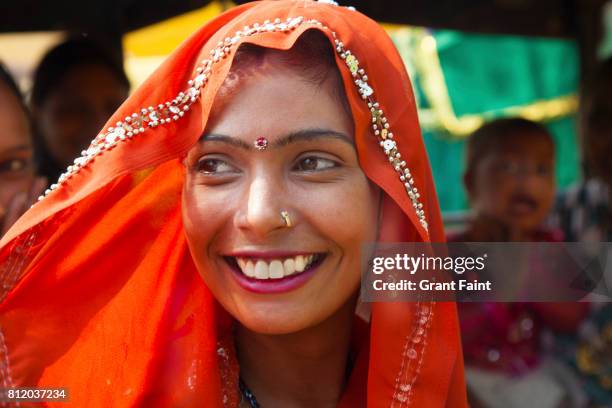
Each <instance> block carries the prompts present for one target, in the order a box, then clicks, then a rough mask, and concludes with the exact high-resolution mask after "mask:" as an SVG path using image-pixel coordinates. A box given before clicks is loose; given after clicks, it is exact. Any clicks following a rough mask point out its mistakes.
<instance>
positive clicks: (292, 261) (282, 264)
mask: <svg viewBox="0 0 612 408" xmlns="http://www.w3.org/2000/svg"><path fill="white" fill-rule="evenodd" d="M314 259H315V256H314V255H306V256H304V255H298V256H295V257H293V258H286V259H285V260H284V261H283V260H280V259H274V260H272V261H270V263H268V262H266V261H264V260H262V259H259V260H254V259H248V258H236V262H237V263H238V266H239V267H240V270H241V271H242V273H244V274H245V275H246V276H248V277H249V278H253V279H281V278H283V277H285V276H290V275H293V274H296V273H300V272H303V271H304V270H305V269H306V268H307V267H308V266H309V265H310V264H311V263H312V261H313V260H314Z"/></svg>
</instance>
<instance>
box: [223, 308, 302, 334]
mask: <svg viewBox="0 0 612 408" xmlns="http://www.w3.org/2000/svg"><path fill="white" fill-rule="evenodd" d="M234 317H235V318H236V320H238V322H240V324H241V325H242V326H243V327H245V328H246V329H248V330H250V331H252V332H254V333H258V334H266V335H283V334H291V333H297V332H299V331H302V330H305V329H307V328H308V327H310V326H311V325H310V324H308V322H307V321H305V320H303V319H296V318H295V315H290V314H287V313H251V314H249V315H248V316H244V315H241V316H234Z"/></svg>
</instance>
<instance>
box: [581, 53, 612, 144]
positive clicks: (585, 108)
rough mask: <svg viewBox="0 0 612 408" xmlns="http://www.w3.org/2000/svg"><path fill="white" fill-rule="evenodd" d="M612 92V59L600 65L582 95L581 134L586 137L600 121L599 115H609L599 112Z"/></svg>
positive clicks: (583, 89) (587, 82)
mask: <svg viewBox="0 0 612 408" xmlns="http://www.w3.org/2000/svg"><path fill="white" fill-rule="evenodd" d="M610 92H612V57H610V58H607V59H605V60H603V61H601V62H600V63H599V65H598V66H597V67H596V68H595V70H594V71H593V75H592V76H591V77H590V78H588V79H587V81H586V84H585V86H584V87H583V88H582V91H581V95H580V111H579V123H580V133H581V135H582V136H583V137H584V136H586V132H587V131H588V128H589V125H590V124H591V123H592V122H593V121H594V120H598V119H599V118H598V117H597V116H598V115H607V114H608V112H598V109H599V108H600V106H599V105H600V104H601V103H602V101H604V100H608V98H610Z"/></svg>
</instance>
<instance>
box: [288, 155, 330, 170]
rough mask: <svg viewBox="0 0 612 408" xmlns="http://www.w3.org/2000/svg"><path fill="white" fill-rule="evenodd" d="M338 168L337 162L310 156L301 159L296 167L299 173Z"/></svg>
mask: <svg viewBox="0 0 612 408" xmlns="http://www.w3.org/2000/svg"><path fill="white" fill-rule="evenodd" d="M332 167H337V164H336V162H334V161H333V160H329V159H324V158H322V157H315V156H309V157H304V158H303V159H301V160H300V161H299V162H298V163H297V164H296V165H295V168H294V169H295V170H298V171H320V170H326V169H330V168H332Z"/></svg>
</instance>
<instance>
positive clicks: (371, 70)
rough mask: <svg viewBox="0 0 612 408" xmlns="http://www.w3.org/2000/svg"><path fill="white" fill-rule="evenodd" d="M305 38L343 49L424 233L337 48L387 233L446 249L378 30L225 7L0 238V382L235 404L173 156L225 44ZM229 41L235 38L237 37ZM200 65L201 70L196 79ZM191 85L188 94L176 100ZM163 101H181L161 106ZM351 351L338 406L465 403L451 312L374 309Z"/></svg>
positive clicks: (119, 402)
mask: <svg viewBox="0 0 612 408" xmlns="http://www.w3.org/2000/svg"><path fill="white" fill-rule="evenodd" d="M298 17H302V18H301V19H298ZM276 19H280V20H276ZM298 21H299V22H298ZM255 23H257V24H258V25H255ZM270 25H274V27H273V28H272V29H269V27H270ZM287 25H292V26H291V27H287ZM245 26H248V27H245ZM309 29H317V30H321V31H322V32H323V33H324V34H325V35H326V36H327V37H328V38H329V39H330V41H331V43H332V45H333V46H334V48H336V46H337V44H336V43H335V42H334V40H335V39H337V40H339V41H341V43H342V46H343V47H344V48H345V49H347V50H350V51H351V53H352V55H353V56H355V57H356V59H357V60H358V63H359V67H360V69H364V70H365V72H367V76H368V84H369V85H368V86H371V89H372V90H373V92H374V95H373V96H375V97H376V100H377V102H378V103H380V108H381V109H383V110H384V112H385V115H386V119H387V121H388V123H389V124H390V129H392V131H393V133H394V140H395V141H396V142H397V144H398V149H399V150H400V151H401V155H402V160H405V161H406V163H407V166H408V167H409V168H410V170H411V173H412V177H413V178H414V184H415V185H416V186H418V188H419V196H420V198H418V201H419V202H420V203H422V211H423V214H424V216H423V218H424V219H426V220H427V223H428V226H427V228H425V226H424V225H422V223H421V222H420V220H419V216H418V215H417V212H416V210H415V207H414V205H415V204H414V203H413V201H412V200H411V198H410V197H409V196H408V194H407V190H406V187H405V186H404V184H403V183H402V181H400V179H399V178H398V173H397V171H396V170H395V169H394V168H393V165H392V164H390V163H389V160H388V159H387V157H386V156H385V154H384V152H383V151H382V149H381V147H380V146H379V140H377V137H376V135H375V134H374V131H373V129H372V113H371V111H370V108H369V107H368V106H367V98H366V99H364V98H363V97H362V95H360V94H359V92H358V87H356V82H355V77H354V76H353V74H354V73H352V72H351V71H352V70H353V68H351V67H350V66H349V65H348V63H347V61H346V60H344V59H343V58H342V57H341V56H340V55H337V63H338V67H339V69H340V72H341V74H342V77H343V80H344V85H345V89H346V93H347V96H348V100H349V103H350V107H351V110H352V113H353V117H354V121H355V129H356V132H355V140H356V145H357V149H358V155H359V159H360V162H361V163H362V168H363V170H364V172H365V173H366V175H367V176H368V177H369V178H370V179H371V180H372V181H373V182H375V183H376V184H377V185H379V186H380V187H381V188H382V189H383V190H384V192H385V193H386V194H385V200H384V214H383V226H382V240H384V241H389V242H399V241H433V242H441V241H443V240H444V237H443V231H442V223H441V221H440V214H439V208H438V203H437V198H436V193H435V189H434V185H433V181H432V177H431V172H430V168H429V163H428V160H427V155H426V152H425V148H424V145H423V141H422V138H421V135H420V130H419V125H418V121H417V114H416V107H415V102H414V98H413V94H412V90H411V87H410V81H409V78H408V75H407V73H406V70H405V68H404V65H403V63H402V61H401V59H400V57H399V55H398V53H397V52H396V50H395V47H394V46H393V44H392V42H391V40H390V39H389V38H388V36H387V35H386V34H385V32H384V31H383V30H382V29H381V28H380V26H379V25H378V24H377V23H376V22H374V21H372V20H370V19H368V18H367V17H365V16H363V15H362V14H360V13H358V12H356V11H353V10H349V9H347V8H344V7H338V6H334V5H328V4H319V3H315V2H312V1H308V0H306V1H303V0H300V1H290V0H281V1H263V2H258V3H250V4H247V5H243V6H240V7H236V8H234V9H231V10H229V11H228V12H226V13H224V14H222V15H220V16H219V17H217V18H216V19H214V20H213V21H211V22H210V23H209V24H207V25H206V26H204V27H203V28H202V29H200V30H199V31H198V32H196V33H195V34H194V35H193V36H191V37H190V38H189V39H188V40H187V41H185V42H184V43H183V44H182V45H181V46H180V48H179V49H177V50H176V51H175V52H174V53H173V54H172V55H171V56H170V57H169V58H168V59H167V61H166V62H165V63H164V64H163V65H162V66H161V67H160V68H159V69H158V70H157V71H156V72H155V73H154V74H153V75H152V76H151V77H150V78H149V79H148V80H147V81H146V82H145V83H144V84H143V85H142V86H141V87H140V88H139V89H138V90H137V91H136V92H135V93H134V94H133V95H132V96H131V97H130V98H129V99H128V100H127V101H126V102H125V103H124V104H123V105H122V106H121V107H120V108H119V110H118V111H117V112H116V113H115V114H114V115H113V117H111V119H110V120H109V122H108V124H107V125H106V129H108V128H109V127H113V126H117V125H116V123H117V122H118V121H122V122H123V123H124V124H125V123H126V122H127V119H125V118H126V117H127V116H130V117H131V118H132V119H131V120H132V122H131V124H132V125H133V128H134V129H136V130H140V131H139V132H137V134H135V133H136V132H132V133H133V137H128V136H131V135H128V136H126V135H124V134H122V133H118V131H109V130H105V133H104V134H103V135H102V136H101V137H99V138H97V141H96V140H94V142H93V143H92V147H95V146H98V148H97V149H98V151H96V152H94V154H93V156H94V157H92V158H89V159H88V160H86V161H85V162H80V163H79V164H78V166H77V167H78V171H75V169H72V171H71V175H70V177H69V178H67V179H65V180H62V183H60V185H59V186H58V187H56V188H54V190H53V191H51V192H50V193H49V194H48V196H47V197H46V198H45V199H43V200H42V201H40V202H39V203H37V204H36V205H35V206H34V207H33V208H32V209H30V210H29V211H28V212H27V213H26V214H25V215H24V216H23V217H22V218H21V219H20V220H19V221H18V222H17V223H16V224H15V225H14V226H13V228H12V229H11V230H10V231H9V232H8V233H7V235H5V236H4V237H3V239H2V241H1V242H0V279H1V280H2V287H1V288H0V302H1V303H0V329H1V332H0V354H1V356H0V357H1V358H0V380H1V381H2V386H3V387H9V386H38V387H51V386H55V387H66V388H68V389H69V393H70V402H69V403H68V404H67V405H66V404H60V403H58V404H57V405H58V406H75V407H111V406H112V407H132V406H146V407H158V406H159V407H195V406H200V407H222V406H235V404H236V401H237V399H238V398H239V396H238V393H237V388H238V387H237V370H238V368H237V362H236V360H235V358H234V356H233V354H232V352H231V350H232V348H231V330H230V327H231V324H232V322H231V319H230V318H229V317H228V316H227V314H226V313H225V312H224V311H223V310H221V308H220V307H219V306H218V304H217V303H216V302H215V300H214V298H213V297H212V295H211V294H210V292H209V291H208V290H207V288H206V286H205V285H204V283H203V281H202V280H201V278H200V276H199V274H198V273H197V271H196V269H195V266H194V264H193V261H192V260H191V257H190V254H189V251H188V249H187V245H186V241H185V237H184V232H183V227H182V221H181V206H180V203H181V189H182V183H183V177H184V170H183V167H182V164H181V161H180V157H181V156H182V155H184V154H185V153H186V151H187V150H188V149H189V148H190V147H191V146H193V145H194V144H195V142H196V141H197V140H198V138H199V137H200V135H201V134H202V131H203V129H204V128H205V126H206V123H207V118H208V117H209V114H210V109H211V106H212V101H213V99H214V96H215V93H216V91H217V89H218V88H219V86H220V85H221V84H222V82H223V81H224V79H225V77H226V74H227V72H228V70H229V68H230V65H231V61H232V58H233V54H234V52H235V49H236V47H238V46H239V45H240V44H241V43H243V42H249V43H254V44H258V45H260V46H264V47H272V48H277V49H288V48H290V47H291V46H292V44H293V43H294V42H295V41H296V39H297V38H298V37H299V36H300V35H301V33H303V32H304V31H305V30H309ZM238 31H240V32H241V33H242V34H243V35H242V36H239V37H236V36H235V34H236V33H237V32H238ZM334 36H335V38H334ZM232 38H234V39H235V41H234V40H232ZM220 42H221V45H220ZM219 47H221V48H219ZM219 49H221V50H222V52H221V53H219ZM215 50H217V54H215ZM345 56H346V55H345ZM204 59H208V60H209V61H212V62H211V63H210V65H205V66H204V68H203V69H199V70H198V68H197V67H198V66H200V67H201V62H202V60H204ZM202 73H203V74H205V75H206V79H205V80H204V81H205V83H204V84H203V85H202V81H203V80H202V77H198V75H199V74H202ZM190 80H192V81H195V84H196V86H199V88H198V89H199V90H198V92H194V91H189V90H188V89H189V88H190V87H192V86H193V84H194V82H188V81H190ZM366 90H367V88H366ZM181 92H186V93H181ZM190 92H191V93H190ZM173 100H174V101H175V105H176V106H175V105H172V104H168V105H163V104H165V102H167V101H173ZM160 104H162V106H160ZM187 105H188V109H183V107H184V106H187ZM149 107H151V109H149ZM158 107H159V110H156V109H158ZM177 107H178V108H180V109H178V108H177ZM142 109H146V110H145V111H143V110H142ZM179 110H180V111H181V112H180V114H179ZM154 111H155V112H157V113H154ZM162 111H163V115H166V116H165V118H166V119H164V120H163V121H162V120H161V119H163V118H160V115H162V114H161V113H159V112H162ZM143 118H144V119H143ZM139 127H140V129H139ZM130 129H131V128H130ZM113 132H114V133H113ZM100 138H102V139H103V140H102V139H100ZM115 139H117V140H115ZM119 139H120V140H119ZM124 139H125V140H124ZM101 140H102V144H104V143H107V144H106V145H103V147H102V148H100V146H101V144H100V143H101ZM96 143H97V145H96ZM94 150H95V149H94ZM92 151H93V150H92ZM211 216H214V214H211ZM354 343H355V348H356V350H358V353H359V354H358V356H357V360H356V362H355V368H354V369H353V373H352V376H351V378H350V380H349V383H348V386H347V389H346V391H345V393H344V395H343V398H342V400H341V403H340V405H341V406H343V407H361V406H368V407H407V406H415V407H444V406H447V407H464V406H466V397H465V384H464V379H463V360H462V354H461V348H460V340H459V326H458V324H457V316H456V309H455V305H454V304H452V303H436V304H434V303H431V302H427V301H426V300H424V301H423V302H420V303H376V304H373V305H372V315H371V322H370V323H369V325H367V326H364V327H360V325H357V326H356V329H355V334H354ZM228 345H229V346H228ZM49 405H53V404H51V403H49ZM22 406H24V404H22ZM37 406H40V405H37Z"/></svg>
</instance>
